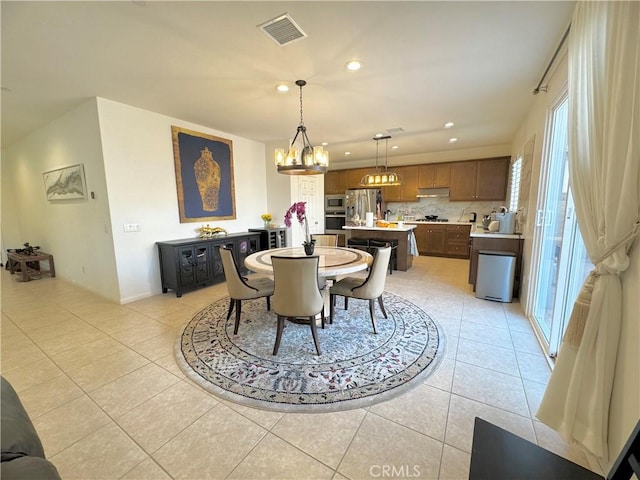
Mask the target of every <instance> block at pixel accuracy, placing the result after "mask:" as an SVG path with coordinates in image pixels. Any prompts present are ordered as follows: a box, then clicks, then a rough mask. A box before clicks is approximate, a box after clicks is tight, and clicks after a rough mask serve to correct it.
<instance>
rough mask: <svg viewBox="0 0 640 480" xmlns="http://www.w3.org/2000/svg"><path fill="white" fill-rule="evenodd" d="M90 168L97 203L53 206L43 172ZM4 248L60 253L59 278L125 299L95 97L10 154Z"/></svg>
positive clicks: (6, 154)
mask: <svg viewBox="0 0 640 480" xmlns="http://www.w3.org/2000/svg"><path fill="white" fill-rule="evenodd" d="M75 164H83V165H84V170H85V177H86V181H87V189H88V190H89V191H90V192H94V193H95V199H91V198H90V197H88V198H87V199H86V200H67V201H62V202H61V201H57V202H50V201H47V199H46V196H45V190H44V182H43V177H42V173H43V172H45V171H48V170H52V169H56V168H60V167H64V166H70V165H75ZM2 182H3V189H2V237H3V251H5V249H6V248H19V247H21V246H22V244H23V243H24V242H27V241H28V242H30V243H31V244H32V245H39V246H40V247H41V248H42V250H43V251H45V252H47V253H51V254H52V255H53V256H54V260H55V265H56V274H57V275H58V276H60V277H62V278H65V279H67V280H69V281H71V282H73V283H77V284H80V285H82V286H83V287H84V288H86V289H88V290H91V291H93V292H95V293H98V294H100V295H103V296H105V297H107V298H109V299H112V300H118V299H119V298H120V296H119V290H118V281H117V277H116V269H115V259H114V249H113V242H112V239H111V224H110V219H109V204H108V198H107V188H106V183H105V175H104V166H103V159H102V149H101V143H100V135H99V130H98V112H97V104H96V100H95V99H91V100H88V101H86V102H84V103H82V104H81V105H80V106H79V107H78V108H76V109H75V110H73V111H71V112H69V113H67V114H65V115H63V116H62V117H60V118H58V119H57V120H55V121H53V122H51V123H50V124H48V125H46V126H44V127H43V128H40V129H39V130H36V131H34V132H33V133H31V134H30V135H29V136H28V137H26V138H25V139H24V140H23V141H21V142H20V143H19V144H16V145H13V146H12V147H9V148H8V149H6V150H5V151H3V159H2Z"/></svg>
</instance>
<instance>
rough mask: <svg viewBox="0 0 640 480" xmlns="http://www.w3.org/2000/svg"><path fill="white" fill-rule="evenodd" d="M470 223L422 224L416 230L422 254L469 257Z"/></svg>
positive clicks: (417, 241) (419, 249)
mask: <svg viewBox="0 0 640 480" xmlns="http://www.w3.org/2000/svg"><path fill="white" fill-rule="evenodd" d="M470 231H471V227H470V226H468V225H449V224H436V223H428V224H420V225H418V226H417V227H416V228H415V230H414V234H415V236H416V245H417V246H418V252H419V253H420V255H433V256H439V257H456V258H469V234H470Z"/></svg>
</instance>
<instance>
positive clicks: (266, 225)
mask: <svg viewBox="0 0 640 480" xmlns="http://www.w3.org/2000/svg"><path fill="white" fill-rule="evenodd" d="M260 218H261V219H262V221H263V222H264V228H266V229H268V228H269V227H270V226H271V220H273V217H272V216H271V214H270V213H263V214H262V215H260Z"/></svg>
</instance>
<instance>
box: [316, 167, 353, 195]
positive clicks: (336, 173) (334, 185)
mask: <svg viewBox="0 0 640 480" xmlns="http://www.w3.org/2000/svg"><path fill="white" fill-rule="evenodd" d="M347 175H348V170H332V171H329V172H327V173H325V174H324V193H325V195H334V194H340V195H344V192H345V191H346V190H347V188H348V187H347ZM359 181H360V179H358V182H359Z"/></svg>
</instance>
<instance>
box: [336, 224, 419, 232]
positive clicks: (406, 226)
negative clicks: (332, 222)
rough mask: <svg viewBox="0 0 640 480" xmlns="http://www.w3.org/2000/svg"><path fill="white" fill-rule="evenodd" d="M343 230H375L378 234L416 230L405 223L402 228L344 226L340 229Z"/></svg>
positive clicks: (413, 226)
mask: <svg viewBox="0 0 640 480" xmlns="http://www.w3.org/2000/svg"><path fill="white" fill-rule="evenodd" d="M342 228H343V229H345V230H377V231H380V232H408V231H410V230H413V229H414V228H416V226H415V225H407V224H406V223H405V224H404V225H403V226H402V227H397V226H396V227H355V226H348V225H347V226H344V227H342Z"/></svg>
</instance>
